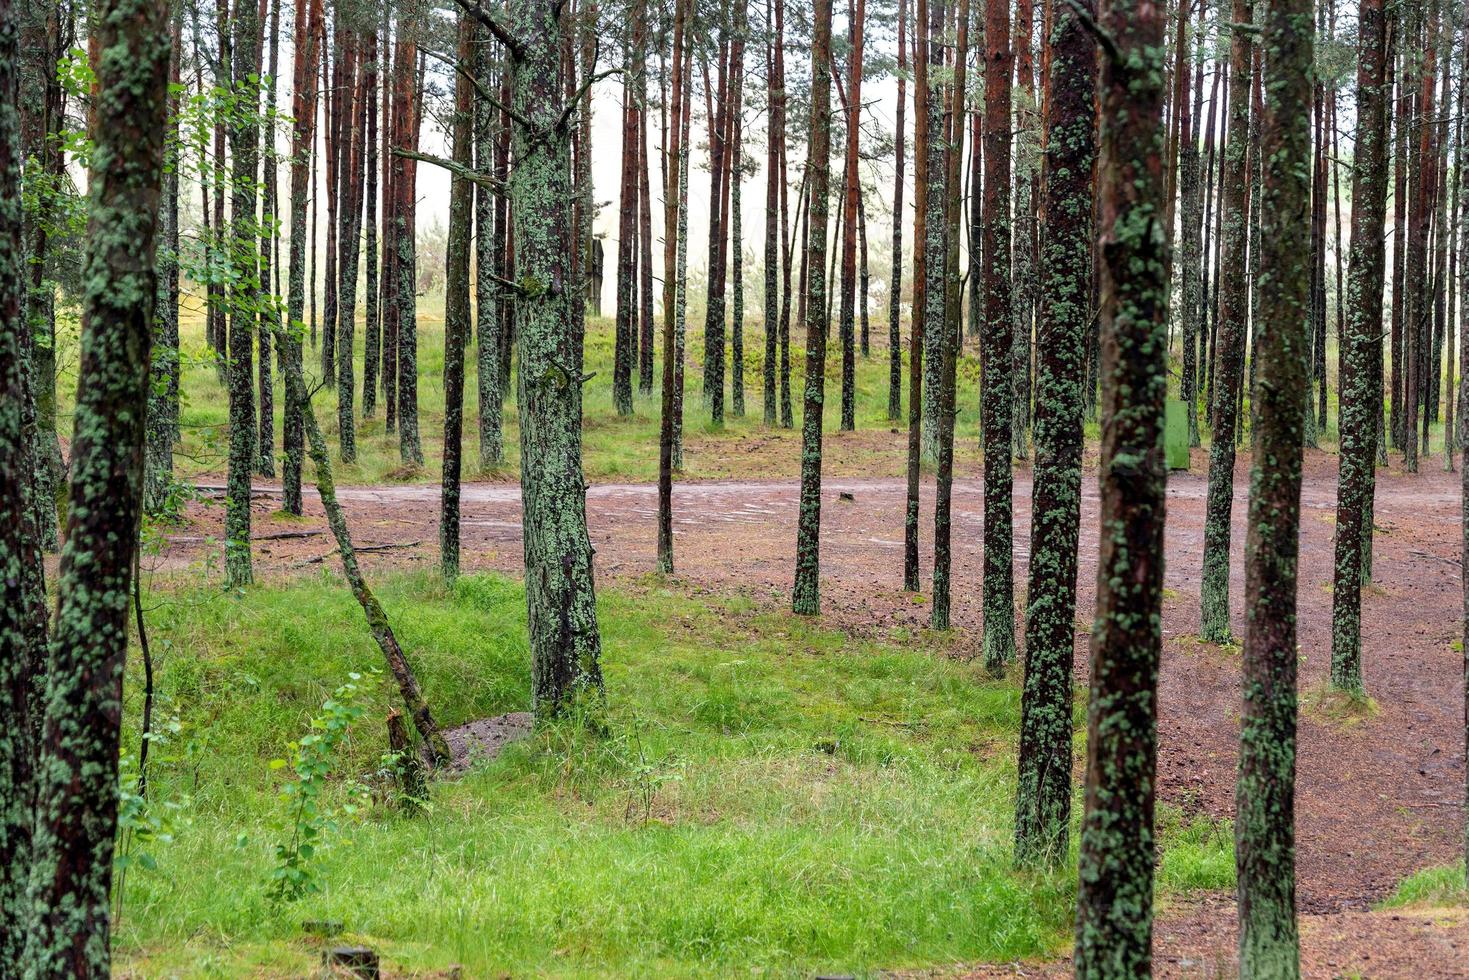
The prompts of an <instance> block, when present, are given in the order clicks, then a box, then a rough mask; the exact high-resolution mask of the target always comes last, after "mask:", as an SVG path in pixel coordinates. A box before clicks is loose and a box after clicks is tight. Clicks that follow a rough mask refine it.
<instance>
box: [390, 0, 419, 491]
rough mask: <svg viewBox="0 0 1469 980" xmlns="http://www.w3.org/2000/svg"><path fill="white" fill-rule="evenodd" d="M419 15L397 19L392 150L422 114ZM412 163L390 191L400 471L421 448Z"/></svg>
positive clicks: (410, 140)
mask: <svg viewBox="0 0 1469 980" xmlns="http://www.w3.org/2000/svg"><path fill="white" fill-rule="evenodd" d="M419 18H420V10H419V7H418V0H405V2H404V4H403V8H402V12H401V13H400V14H399V19H398V50H397V52H396V54H395V55H394V62H395V64H394V66H393V67H394V73H395V78H394V86H393V89H394V91H393V99H394V107H393V140H394V145H395V146H398V147H402V148H403V149H406V150H409V151H417V149H418V129H419V124H420V122H421V116H422V113H421V112H420V108H419V103H418V97H417V96H418V86H417V83H416V79H415V72H414V62H415V61H416V60H417V58H418V30H419ZM417 172H418V169H417V166H416V165H415V162H414V161H413V160H412V159H411V158H409V159H399V160H397V161H396V163H395V166H394V172H393V188H394V193H395V194H396V196H397V201H396V203H395V204H394V207H393V219H394V221H395V222H396V224H397V227H396V228H395V229H394V232H393V246H394V248H395V250H396V252H397V254H396V256H395V257H394V261H393V268H394V270H395V272H396V278H397V281H396V283H394V284H393V285H392V286H391V287H390V288H391V289H392V290H393V301H394V306H395V307H396V310H397V320H398V325H397V329H396V332H395V341H394V342H395V346H396V348H397V356H398V365H397V379H396V380H397V385H398V406H397V407H398V456H399V458H400V459H401V460H402V462H403V464H404V465H406V466H421V465H423V446H422V443H421V442H420V441H419V434H418V304H417V298H416V289H417V285H416V283H417V277H418V274H417V267H416V262H417V242H416V239H415V237H414V236H415V235H416V234H417V232H416V228H415V220H414V212H415V208H414V203H415V201H416V190H415V188H416V179H415V178H416V175H417Z"/></svg>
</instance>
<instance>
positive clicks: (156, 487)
mask: <svg viewBox="0 0 1469 980" xmlns="http://www.w3.org/2000/svg"><path fill="white" fill-rule="evenodd" d="M172 35H173V53H172V55H171V58H170V64H169V79H170V81H171V83H177V82H178V78H179V60H180V57H181V51H180V46H181V43H182V37H181V25H180V24H179V20H178V15H177V14H176V15H175V18H174V26H173V30H172ZM169 129H170V133H169V144H170V150H169V152H170V153H171V154H173V155H174V156H175V157H176V156H177V153H178V150H177V148H176V141H177V130H178V98H177V97H176V96H172V95H171V96H170V98H169ZM170 164H171V165H170V166H169V167H168V169H167V171H166V172H165V173H164V175H163V203H162V206H161V208H160V209H159V214H158V222H159V243H158V297H157V299H156V300H155V311H156V312H155V316H154V323H153V372H152V373H153V384H152V385H151V386H150V387H149V389H148V439H147V448H146V457H145V459H144V465H143V511H144V513H147V514H159V513H161V512H162V511H163V509H164V508H165V507H166V506H167V504H168V496H169V491H170V490H171V489H172V487H173V447H174V442H175V440H176V439H177V433H178V423H179V176H178V172H179V161H178V160H177V159H176V158H175V159H172V160H170ZM32 349H33V350H34V344H32ZM263 363H264V364H265V370H266V373H267V375H268V374H269V370H270V362H269V361H268V360H267V361H264V362H263ZM32 364H34V357H32ZM32 378H33V380H34V373H33V375H32ZM263 393H264V390H263V391H262V394H263ZM262 418H263V419H264V420H265V424H264V425H262V427H261V428H262V432H263V433H264V434H265V436H267V437H268V434H269V431H270V421H269V416H268V415H265V416H262ZM265 445H266V446H267V447H268V446H269V442H268V441H267V442H266V443H265ZM36 448H37V449H38V450H39V449H40V448H41V447H40V444H39V443H37V447H36ZM38 472H39V470H38ZM37 489H38V490H39V487H38V488H37ZM48 509H49V508H48Z"/></svg>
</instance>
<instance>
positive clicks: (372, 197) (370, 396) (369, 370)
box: [362, 25, 387, 419]
mask: <svg viewBox="0 0 1469 980" xmlns="http://www.w3.org/2000/svg"><path fill="white" fill-rule="evenodd" d="M363 44H364V47H363V52H362V71H363V79H362V87H363V93H364V94H363V98H364V99H365V100H366V107H365V118H364V125H365V126H366V127H367V159H366V163H365V170H364V174H363V180H364V182H365V183H366V189H365V192H364V199H365V200H364V209H365V212H366V213H365V214H364V216H363V232H364V236H365V238H364V241H363V246H362V247H363V256H362V267H363V274H364V276H365V277H366V280H367V281H366V285H365V286H364V292H363V317H364V320H365V323H364V324H363V328H364V330H365V332H366V337H365V338H364V339H363V343H362V417H363V418H364V419H370V418H372V417H373V415H375V414H376V413H377V386H378V368H379V366H380V365H381V363H382V356H383V350H382V346H383V325H382V309H381V306H380V304H379V303H378V299H379V290H380V289H381V285H380V284H379V282H378V274H377V270H378V265H377V263H378V244H377V190H378V187H377V184H378V181H377V176H378V142H377V141H378V125H377V123H378V105H377V102H378V95H377V93H378V81H379V79H381V78H382V77H383V71H382V60H381V59H382V58H383V57H385V56H386V54H387V48H386V47H382V46H380V43H379V38H378V28H377V25H373V27H372V29H371V30H369V31H366V32H364V34H363Z"/></svg>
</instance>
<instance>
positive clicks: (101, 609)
mask: <svg viewBox="0 0 1469 980" xmlns="http://www.w3.org/2000/svg"><path fill="white" fill-rule="evenodd" d="M90 12H91V15H92V21H91V28H90V31H91V38H90V44H91V54H92V63H93V64H94V65H96V66H97V81H96V87H95V89H94V107H93V108H94V112H93V114H92V119H93V121H94V122H95V125H93V126H92V127H91V128H92V133H91V135H92V140H93V146H94V152H93V155H92V165H93V166H92V170H91V171H90V173H89V174H88V180H87V187H88V222H87V233H86V246H85V257H84V259H83V270H82V283H83V284H84V286H83V294H82V347H81V359H80V364H79V367H78V385H77V404H76V412H75V424H74V432H75V438H74V439H73V442H72V447H71V490H70V500H71V507H70V508H69V509H68V511H67V528H66V535H65V544H64V545H63V546H62V555H61V570H60V576H59V586H58V598H57V610H56V620H55V632H54V635H53V637H52V640H51V648H50V656H49V664H48V667H47V676H48V678H49V684H48V690H47V696H46V713H45V728H44V734H43V737H42V742H41V753H40V759H39V762H38V765H37V768H36V770H35V771H36V773H37V776H38V777H39V780H40V782H39V785H38V796H37V800H36V804H35V816H36V823H35V839H34V845H33V852H32V859H31V862H30V866H31V870H32V876H31V883H32V886H31V892H30V895H31V897H30V903H31V905H32V907H33V908H34V909H35V912H36V917H35V919H34V920H33V921H31V922H30V923H28V924H27V930H26V931H27V935H26V941H27V952H26V954H25V958H26V967H27V975H30V976H41V977H53V976H67V977H106V976H108V975H109V973H110V950H109V923H108V906H109V900H110V890H111V884H112V855H113V841H114V838H115V836H116V833H117V778H118V776H117V774H118V768H117V767H118V748H119V741H120V737H121V734H122V682H123V666H124V662H125V660H126V657H127V609H128V600H129V597H130V594H131V585H132V571H133V558H134V555H135V553H136V549H137V545H138V537H137V528H138V521H139V516H140V511H141V497H142V489H143V488H142V483H143V441H144V436H145V432H144V429H145V419H146V410H147V402H148V381H149V378H148V375H149V367H150V364H151V354H152V351H151V348H152V342H153V313H154V302H155V298H156V296H157V274H156V272H155V267H154V256H155V243H156V235H157V231H158V213H159V200H160V196H161V189H162V186H161V185H162V180H163V170H164V136H165V133H166V131H167V125H166V124H167V115H168V74H169V60H170V58H169V55H170V49H171V43H170V31H169V5H168V4H166V3H163V2H161V0H100V2H98V3H96V4H95V5H94V6H93V7H92V8H91V11H90ZM12 29H13V28H12ZM0 33H8V32H0ZM12 37H13V35H12ZM102 52H106V53H107V57H105V58H103V57H101V54H102ZM3 60H4V59H0V61H3ZM7 104H10V103H9V102H8V100H7ZM6 200H8V201H12V202H15V201H16V200H17V198H16V197H15V196H13V195H7V196H6ZM251 250H252V252H253V247H252V249H251ZM246 336H247V339H248V335H246ZM247 382H248V376H247ZM9 404H13V403H9ZM0 414H4V413H0ZM251 422H252V423H253V419H252V420H251ZM246 462H247V464H248V462H249V460H246ZM10 857H13V855H10V854H7V858H10ZM6 911H7V914H8V913H10V912H12V911H14V910H13V909H7V910H6Z"/></svg>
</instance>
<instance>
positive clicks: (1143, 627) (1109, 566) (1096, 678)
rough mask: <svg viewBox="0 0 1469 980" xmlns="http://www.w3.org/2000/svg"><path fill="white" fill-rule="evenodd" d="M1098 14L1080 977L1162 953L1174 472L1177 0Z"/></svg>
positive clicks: (1142, 966) (1120, 970) (1086, 979)
mask: <svg viewBox="0 0 1469 980" xmlns="http://www.w3.org/2000/svg"><path fill="white" fill-rule="evenodd" d="M1082 2H1083V3H1084V2H1085V0H1082ZM1246 13H1248V11H1246ZM1100 14H1101V16H1100V18H1099V19H1100V24H1101V29H1102V30H1103V31H1105V32H1106V35H1107V36H1109V37H1110V38H1111V39H1112V41H1111V43H1112V44H1113V45H1115V49H1114V51H1113V52H1109V53H1108V54H1107V56H1105V57H1104V58H1103V59H1102V67H1101V91H1102V106H1101V143H1100V150H1101V152H1100V157H1099V163H1098V166H1097V174H1098V175H1099V176H1100V178H1101V180H1100V184H1099V186H1098V188H1097V195H1098V199H1099V208H1098V214H1099V216H1100V219H1101V220H1100V224H1099V226H1098V228H1097V233H1098V234H1097V237H1098V240H1099V241H1100V242H1101V247H1100V248H1099V249H1098V250H1097V252H1098V254H1099V255H1100V257H1101V259H1102V261H1101V269H1100V271H1101V297H1102V305H1101V313H1100V320H1101V331H1100V332H1101V352H1102V370H1101V380H1102V448H1101V464H1100V468H1101V472H1100V475H1099V482H1100V497H1101V501H1102V503H1101V507H1102V512H1101V528H1102V533H1101V548H1100V551H1099V554H1098V557H1097V611H1096V627H1095V629H1094V631H1093V633H1092V653H1091V696H1090V700H1089V703H1088V710H1087V739H1086V744H1087V767H1086V810H1085V814H1084V816H1083V818H1082V824H1081V855H1080V859H1079V860H1080V880H1081V890H1080V894H1079V895H1078V897H1077V913H1076V915H1077V925H1076V959H1075V969H1076V975H1077V976H1078V977H1079V978H1082V980H1092V978H1097V977H1135V976H1147V975H1148V974H1149V973H1150V971H1151V967H1152V932H1153V929H1152V926H1153V861H1154V843H1153V802H1154V785H1155V778H1156V773H1157V747H1158V742H1157V689H1158V659H1159V654H1160V652H1161V648H1162V634H1161V623H1162V611H1163V610H1162V604H1163V514H1164V501H1165V497H1166V493H1165V488H1166V480H1167V477H1166V470H1165V468H1164V460H1163V406H1164V402H1165V400H1166V398H1167V395H1168V373H1167V349H1166V346H1165V338H1166V336H1167V316H1168V283H1167V281H1166V280H1165V278H1164V270H1165V263H1164V259H1165V256H1164V254H1163V251H1164V245H1163V236H1162V235H1161V234H1160V233H1158V232H1157V231H1156V223H1157V221H1158V219H1159V217H1160V216H1161V215H1162V213H1163V212H1164V211H1165V209H1166V204H1165V192H1164V181H1163V172H1162V171H1163V166H1162V160H1163V155H1164V153H1163V150H1164V147H1163V143H1164V131H1163V115H1162V109H1163V97H1164V85H1165V82H1164V70H1165V65H1164V62H1165V60H1166V58H1167V52H1166V48H1165V46H1164V43H1163V37H1164V32H1165V27H1166V22H1167V16H1168V15H1167V8H1166V7H1164V6H1162V5H1159V4H1145V3H1136V2H1134V0H1109V2H1108V4H1107V5H1106V6H1105V7H1103V8H1102V10H1101V11H1100ZM1248 19H1249V18H1248V16H1246V17H1244V18H1240V17H1235V21H1236V22H1239V21H1240V20H1248Z"/></svg>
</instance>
